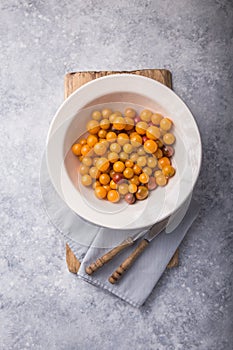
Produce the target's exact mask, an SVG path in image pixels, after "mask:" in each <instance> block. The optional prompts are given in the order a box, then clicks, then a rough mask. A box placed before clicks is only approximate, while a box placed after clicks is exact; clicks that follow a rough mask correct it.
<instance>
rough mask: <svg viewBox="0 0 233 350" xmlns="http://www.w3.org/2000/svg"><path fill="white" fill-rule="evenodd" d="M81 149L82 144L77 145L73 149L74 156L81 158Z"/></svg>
mask: <svg viewBox="0 0 233 350" xmlns="http://www.w3.org/2000/svg"><path fill="white" fill-rule="evenodd" d="M81 149H82V145H80V143H75V144H74V145H73V146H72V148H71V150H72V152H73V154H75V155H76V156H81Z"/></svg>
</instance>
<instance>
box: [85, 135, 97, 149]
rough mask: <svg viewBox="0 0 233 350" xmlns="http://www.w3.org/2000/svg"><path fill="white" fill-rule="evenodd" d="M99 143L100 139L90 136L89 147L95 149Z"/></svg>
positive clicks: (88, 139)
mask: <svg viewBox="0 0 233 350" xmlns="http://www.w3.org/2000/svg"><path fill="white" fill-rule="evenodd" d="M97 142H98V138H97V137H96V136H95V135H89V136H88V138H87V144H88V146H90V147H94V146H95V144H96V143H97Z"/></svg>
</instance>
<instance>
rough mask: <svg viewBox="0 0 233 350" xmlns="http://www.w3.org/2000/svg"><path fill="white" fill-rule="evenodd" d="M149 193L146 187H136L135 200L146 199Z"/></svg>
mask: <svg viewBox="0 0 233 350" xmlns="http://www.w3.org/2000/svg"><path fill="white" fill-rule="evenodd" d="M148 194H149V191H148V189H147V188H146V186H138V190H137V192H136V198H137V199H138V200H143V199H146V198H147V197H148Z"/></svg>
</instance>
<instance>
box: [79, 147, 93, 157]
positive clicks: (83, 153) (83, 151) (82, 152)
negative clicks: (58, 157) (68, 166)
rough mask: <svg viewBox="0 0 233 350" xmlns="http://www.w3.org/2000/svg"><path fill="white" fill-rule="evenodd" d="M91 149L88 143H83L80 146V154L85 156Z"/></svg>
mask: <svg viewBox="0 0 233 350" xmlns="http://www.w3.org/2000/svg"><path fill="white" fill-rule="evenodd" d="M90 151H91V147H90V146H89V145H83V146H82V148H81V154H82V155H83V156H86V155H87V154H88V153H89V152H90Z"/></svg>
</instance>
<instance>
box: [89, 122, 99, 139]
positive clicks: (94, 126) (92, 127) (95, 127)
mask: <svg viewBox="0 0 233 350" xmlns="http://www.w3.org/2000/svg"><path fill="white" fill-rule="evenodd" d="M87 130H88V131H89V133H90V134H93V135H94V134H98V132H99V130H100V125H99V122H98V121H97V120H90V121H89V122H88V123H87Z"/></svg>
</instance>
